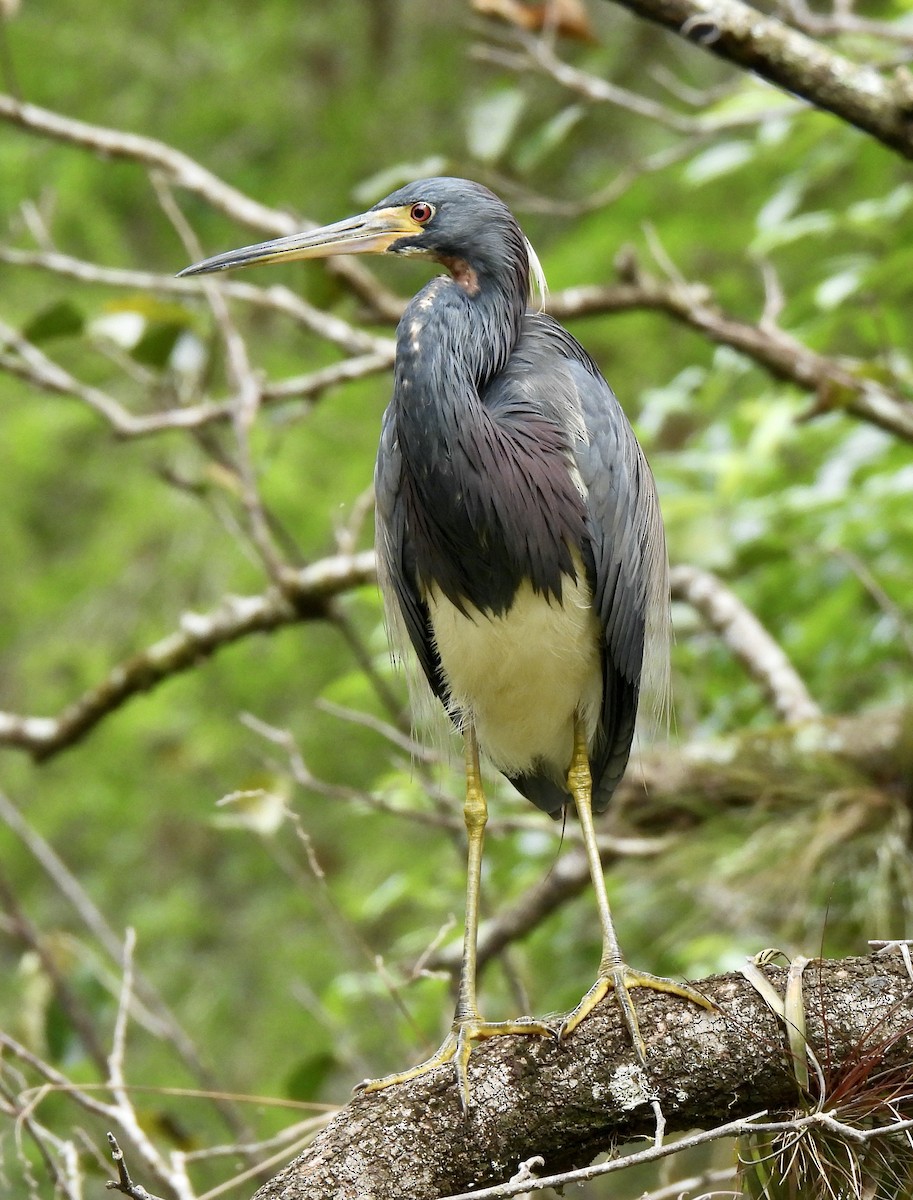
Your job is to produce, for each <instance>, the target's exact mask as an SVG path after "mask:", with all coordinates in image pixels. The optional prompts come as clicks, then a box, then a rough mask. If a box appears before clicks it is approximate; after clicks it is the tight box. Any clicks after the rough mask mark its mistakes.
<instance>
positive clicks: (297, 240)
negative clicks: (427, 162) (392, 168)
mask: <svg viewBox="0 0 913 1200" xmlns="http://www.w3.org/2000/svg"><path fill="white" fill-rule="evenodd" d="M421 232H422V226H421V225H419V223H418V222H417V221H414V220H413V219H412V217H411V216H410V215H409V209H408V207H406V208H381V209H378V210H377V211H371V212H366V213H361V214H360V215H359V216H357V217H348V218H346V220H345V221H337V222H336V224H335V225H324V226H323V228H322V229H312V230H311V231H310V232H309V233H293V234H291V235H290V236H289V237H281V238H274V239H273V240H272V241H269V242H258V243H257V245H255V246H244V247H242V249H240V250H229V251H227V252H226V253H225V254H216V255H215V256H214V257H213V258H205V259H204V260H203V261H202V262H198V263H195V264H194V265H193V266H192V267H185V268H184V270H183V271H181V272H179V274H180V275H208V274H210V273H211V272H213V271H231V270H232V269H234V268H235V267H253V266H256V265H259V264H261V263H275V262H291V261H292V260H293V259H296V258H329V257H330V255H333V254H383V253H384V251H385V250H388V249H389V247H390V246H391V245H392V244H393V243H394V242H398V241H400V240H401V239H402V238H408V237H415V236H417V235H418V234H419V233H421Z"/></svg>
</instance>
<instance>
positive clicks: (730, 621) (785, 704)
mask: <svg viewBox="0 0 913 1200" xmlns="http://www.w3.org/2000/svg"><path fill="white" fill-rule="evenodd" d="M669 582H670V583H671V585H672V598H673V599H674V600H684V601H686V602H687V603H688V604H690V605H691V607H692V608H693V609H694V610H695V611H696V612H698V613H700V615H701V616H702V617H703V618H704V620H705V621H706V622H707V624H708V625H709V626H710V628H711V629H713V630H715V631H716V633H718V634H719V636H720V638H721V639H722V641H723V644H724V645H725V646H726V647H727V648H728V649H729V650H730V651H731V652H732V654H733V656H734V657H735V658H737V659H738V660H739V662H740V663H741V664H742V665H743V666H744V667H745V669H746V671H747V672H748V674H749V675H750V676H751V677H752V678H753V679H755V680H756V681H757V682H758V683H759V684H760V686H761V688H762V689H763V691H764V693H765V695H766V696H767V698H768V700H769V701H770V703H771V704H772V706H773V708H774V709H775V711H776V713H777V716H778V717H779V718H780V720H781V721H785V722H786V723H787V724H794V723H798V722H800V721H813V720H817V719H818V718H820V717H821V709H820V708H819V707H818V705H817V704H816V703H815V702H814V700H813V699H812V698H811V696H810V695H809V692H808V688H806V686H805V684H804V683H803V681H802V679H801V678H800V677H799V674H798V672H797V671H796V669H795V667H794V666H793V665H792V663H791V662H790V661H789V659H788V658H787V657H786V653H785V651H784V650H783V647H782V646H780V644H779V643H778V642H775V641H774V639H773V638H772V637H771V636H770V634H769V633H768V632H767V630H766V629H765V628H764V626H763V625H762V624H761V622H760V621H759V620H758V618H757V617H756V616H755V615H754V613H753V612H752V611H751V610H750V609H749V608H747V607H746V606H745V605H744V604H743V603H742V602H741V600H739V598H738V597H737V596H736V594H735V592H733V591H730V589H729V588H728V587H726V585H725V584H724V583H723V582H722V580H720V579H718V578H717V577H716V576H715V575H712V574H711V573H710V572H709V571H702V570H701V569H700V568H699V567H689V566H676V567H673V568H672V569H671V571H670V575H669Z"/></svg>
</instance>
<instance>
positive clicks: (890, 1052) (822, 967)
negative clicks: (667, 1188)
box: [255, 955, 913, 1200]
mask: <svg viewBox="0 0 913 1200" xmlns="http://www.w3.org/2000/svg"><path fill="white" fill-rule="evenodd" d="M767 970H768V973H769V975H770V977H771V978H772V979H773V980H774V982H775V983H776V985H777V988H778V990H779V991H780V992H781V993H782V990H783V987H784V981H785V974H786V973H785V971H782V970H781V971H778V970H775V969H773V968H768V969H767ZM804 984H805V1009H806V1016H807V1022H808V1036H809V1040H810V1043H811V1044H812V1045H813V1046H814V1047H816V1048H817V1052H818V1056H819V1059H821V1060H822V1061H825V1062H826V1063H827V1069H828V1073H829V1079H828V1083H829V1084H830V1085H831V1090H832V1089H833V1085H834V1083H835V1082H836V1081H837V1080H838V1079H839V1078H840V1076H841V1074H842V1073H843V1072H844V1071H845V1070H847V1069H849V1068H850V1067H852V1068H855V1069H858V1066H859V1063H860V1061H861V1060H862V1059H863V1058H864V1056H866V1055H868V1056H869V1058H870V1059H871V1070H872V1072H873V1073H879V1072H880V1073H882V1074H883V1073H884V1072H886V1071H889V1070H891V1069H895V1070H904V1071H907V1072H908V1071H909V1069H910V1061H911V1053H913V1037H911V1032H910V1031H911V1028H913V989H911V983H910V980H909V978H908V976H907V974H906V971H905V968H904V965H903V961H902V959H901V958H900V956H899V955H893V956H890V957H882V958H859V959H847V960H844V961H842V962H817V963H814V964H812V965H811V966H809V967H808V968H807V969H806V972H805V975H804ZM700 990H701V991H703V992H705V994H707V995H708V996H709V997H711V998H712V999H713V1000H714V1001H715V1002H716V1003H717V1004H718V1005H719V1011H714V1012H706V1011H704V1010H701V1009H697V1008H695V1007H694V1006H691V1005H689V1004H686V1003H684V1002H683V1001H681V1000H679V999H676V998H673V997H669V996H666V995H662V994H660V993H654V992H649V993H645V992H640V991H639V992H637V993H636V1002H637V1005H638V1008H639V1010H640V1012H641V1028H642V1030H643V1032H644V1034H645V1036H646V1038H647V1042H648V1065H647V1068H646V1070H645V1071H642V1070H641V1069H640V1068H639V1067H638V1066H637V1064H636V1061H635V1059H634V1056H633V1053H632V1052H631V1050H630V1048H629V1046H628V1045H627V1043H626V1037H625V1033H624V1029H623V1026H622V1024H621V1020H620V1017H619V1014H618V1012H617V1009H616V1007H615V1006H614V1005H613V1004H603V1005H600V1006H599V1008H598V1009H597V1010H596V1012H595V1013H594V1014H593V1016H592V1017H591V1018H589V1019H588V1020H587V1021H586V1022H585V1023H584V1024H583V1025H582V1026H581V1028H580V1029H579V1030H578V1031H576V1032H575V1033H574V1035H573V1036H572V1037H571V1038H570V1039H569V1040H568V1041H567V1042H564V1043H561V1044H556V1043H554V1042H550V1041H546V1040H540V1039H529V1040H527V1039H525V1038H512V1037H511V1038H495V1039H492V1040H491V1041H488V1042H485V1043H483V1044H482V1045H480V1046H479V1047H478V1049H476V1050H475V1051H474V1052H473V1055H472V1059H471V1061H470V1068H469V1075H470V1082H471V1087H472V1100H471V1107H470V1111H469V1114H468V1117H467V1118H466V1120H465V1121H464V1119H463V1117H462V1114H461V1112H460V1107H459V1100H458V1096H457V1091H456V1088H455V1087H454V1083H453V1070H452V1067H450V1066H447V1067H443V1068H439V1069H438V1070H436V1071H434V1072H433V1073H432V1074H430V1075H427V1076H425V1077H422V1078H419V1079H417V1080H414V1081H412V1082H410V1083H407V1084H402V1085H400V1086H398V1087H395V1088H391V1089H389V1090H388V1091H384V1092H378V1093H373V1094H371V1095H358V1096H356V1097H355V1098H354V1099H353V1100H352V1101H351V1102H350V1103H349V1105H348V1106H347V1107H346V1108H345V1109H343V1111H342V1112H341V1113H340V1114H339V1115H338V1116H337V1117H336V1119H335V1120H334V1121H333V1122H332V1123H331V1125H330V1126H329V1127H328V1128H327V1129H326V1130H325V1131H324V1132H322V1133H321V1134H320V1136H319V1137H318V1138H317V1140H316V1142H315V1143H314V1145H313V1146H312V1147H311V1148H310V1149H309V1150H307V1151H306V1152H305V1153H304V1154H302V1155H301V1156H300V1157H299V1158H298V1159H297V1160H296V1161H295V1162H294V1163H292V1164H291V1165H290V1166H289V1167H287V1168H286V1169H285V1170H284V1171H283V1172H282V1173H281V1174H280V1175H278V1176H277V1177H276V1178H275V1179H273V1180H272V1181H271V1182H270V1183H268V1184H267V1185H266V1186H265V1187H263V1188H261V1189H260V1190H259V1191H258V1192H257V1195H256V1198H255V1200H280V1198H281V1200H318V1198H319V1200H327V1198H329V1197H333V1200H366V1198H367V1197H372V1196H373V1197H386V1196H404V1195H408V1196H409V1198H410V1200H439V1198H440V1197H449V1196H452V1195H453V1194H454V1193H459V1194H462V1193H464V1192H469V1191H470V1189H471V1190H472V1192H473V1193H474V1192H475V1190H476V1189H477V1188H479V1187H484V1186H486V1185H495V1184H499V1183H504V1181H506V1180H509V1179H510V1178H511V1176H512V1175H513V1174H514V1173H515V1172H516V1171H517V1168H518V1166H519V1165H520V1164H521V1163H523V1162H524V1161H526V1160H527V1159H529V1158H531V1157H532V1156H534V1155H540V1156H541V1157H542V1158H543V1160H544V1167H543V1174H546V1175H547V1174H550V1173H553V1172H556V1171H564V1170H567V1169H569V1168H574V1167H581V1166H584V1165H585V1164H587V1163H589V1162H590V1161H591V1160H592V1159H593V1158H594V1157H595V1156H596V1155H597V1154H599V1153H601V1152H603V1151H605V1150H609V1149H611V1148H612V1147H613V1146H614V1145H615V1144H616V1143H617V1141H620V1140H630V1139H633V1138H639V1137H644V1136H647V1137H651V1138H652V1136H653V1133H654V1112H653V1109H652V1107H651V1104H650V1101H651V1100H654V1099H655V1100H658V1101H659V1103H660V1104H661V1106H662V1111H663V1114H664V1116H665V1119H666V1122H667V1129H668V1130H669V1131H673V1130H682V1129H693V1128H694V1127H695V1126H698V1127H701V1128H707V1127H708V1126H712V1125H714V1124H716V1123H718V1122H719V1123H728V1127H727V1129H726V1130H724V1132H729V1133H732V1132H740V1131H743V1127H742V1126H737V1127H736V1128H735V1130H733V1129H732V1126H731V1122H732V1121H733V1119H739V1118H742V1119H743V1120H744V1119H745V1118H748V1117H750V1116H752V1115H756V1114H757V1113H758V1110H760V1109H766V1110H774V1111H782V1110H784V1109H790V1108H795V1107H800V1104H799V1097H798V1094H797V1086H796V1082H795V1078H794V1076H793V1073H792V1070H791V1068H790V1065H789V1060H788V1051H787V1048H786V1042H785V1035H784V1034H783V1031H782V1027H781V1026H780V1025H779V1024H778V1022H777V1020H776V1018H775V1017H774V1016H773V1014H772V1013H771V1011H770V1010H769V1009H768V1008H767V1006H766V1005H765V1003H764V1002H763V1001H762V1000H761V998H760V997H759V996H758V994H757V993H756V992H755V991H754V990H753V988H752V987H751V986H750V985H749V984H748V983H747V982H746V981H745V980H744V979H743V978H742V977H741V976H739V975H726V976H717V977H714V978H712V979H708V980H704V981H702V983H701V984H700ZM821 1099H822V1100H824V1099H826V1098H825V1097H822V1098H821ZM830 1115H831V1116H832V1117H833V1116H839V1113H834V1112H831V1114H830ZM704 1136H705V1137H708V1136H711V1135H709V1134H708V1135H704ZM674 1151H675V1147H674V1146H667V1147H663V1148H662V1149H661V1150H660V1151H654V1152H653V1153H654V1154H656V1153H672V1152H674ZM647 1153H649V1152H647ZM618 1165H620V1164H612V1166H613V1167H617V1166H618ZM529 1188H530V1182H529V1180H528V1178H527V1180H526V1182H525V1184H524V1186H523V1187H520V1186H519V1184H518V1185H517V1188H516V1190H517V1191H518V1192H519V1191H523V1190H529ZM499 1194H500V1195H503V1196H507V1195H510V1194H512V1190H511V1189H510V1188H506V1189H504V1190H502V1191H501V1192H500V1193H499Z"/></svg>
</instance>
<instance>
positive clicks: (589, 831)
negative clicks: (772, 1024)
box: [559, 720, 714, 1062]
mask: <svg viewBox="0 0 913 1200" xmlns="http://www.w3.org/2000/svg"><path fill="white" fill-rule="evenodd" d="M567 786H568V791H569V792H570V793H571V795H572V796H573V797H574V804H575V805H576V808H577V815H578V817H579V818H580V828H581V830H582V831H583V845H584V848H585V849H586V856H587V862H588V863H589V867H590V876H591V877H592V880H593V890H594V891H595V892H596V903H597V906H598V908H599V920H600V923H601V925H602V960H601V962H600V963H599V973H598V975H597V977H596V982H595V983H594V984H593V986H592V987H591V988H590V990H589V991H588V992H587V993H586V995H585V996H584V997H583V999H582V1000H581V1001H580V1003H579V1004H578V1005H577V1007H576V1008H575V1009H574V1011H573V1012H572V1013H570V1014H569V1015H568V1016H567V1018H566V1019H565V1021H564V1023H563V1024H562V1026H561V1030H560V1033H559V1037H561V1038H565V1037H567V1036H568V1034H570V1033H572V1032H573V1030H575V1029H576V1028H577V1026H578V1025H579V1024H580V1022H581V1021H582V1020H583V1019H584V1018H585V1017H587V1016H589V1014H590V1013H591V1012H592V1011H593V1009H594V1008H595V1007H596V1005H597V1004H598V1003H599V1002H600V1000H602V999H603V997H604V996H606V995H607V994H608V992H609V991H610V990H611V991H614V993H615V999H616V1001H617V1003H618V1006H619V1008H620V1009H621V1015H622V1017H623V1019H624V1023H625V1026H626V1027H627V1030H628V1035H629V1037H630V1039H631V1043H632V1045H633V1046H634V1050H635V1052H636V1054H637V1057H638V1058H639V1059H640V1061H641V1062H645V1061H646V1056H647V1050H646V1045H645V1043H644V1039H643V1037H642V1035H641V1032H640V1027H639V1025H638V1023H637V1014H636V1012H635V1011H634V1002H633V1001H632V1000H631V996H630V994H629V993H630V991H631V989H632V988H636V987H648V988H652V989H653V990H654V991H656V992H670V993H671V994H672V995H674V996H681V997H682V998H683V999H685V1000H691V1001H692V1002H693V1003H694V1004H699V1005H701V1007H702V1008H713V1007H714V1005H713V1004H712V1002H711V1001H709V1000H707V999H705V997H703V996H701V995H700V993H699V992H696V991H694V990H693V989H692V988H689V987H687V986H686V985H685V984H680V983H675V982H674V980H671V979H662V978H660V977H659V976H657V975H648V974H647V973H646V972H642V971H632V970H631V968H630V967H629V966H628V965H627V964H626V963H625V961H624V959H623V958H622V957H621V950H620V949H619V946H618V937H617V935H616V933H615V926H614V924H613V922H612V914H611V911H610V910H609V897H608V894H607V893H606V886H605V876H604V874H603V871H602V862H601V860H600V858H599V847H598V845H597V843H596V830H595V827H594V825H593V781H592V778H591V776H590V760H589V754H588V751H587V745H586V738H585V736H584V732H583V728H582V726H581V723H580V721H579V720H575V722H574V753H573V758H572V759H571V767H570V770H569V771H568V777H567Z"/></svg>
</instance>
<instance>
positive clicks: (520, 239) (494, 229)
mask: <svg viewBox="0 0 913 1200" xmlns="http://www.w3.org/2000/svg"><path fill="white" fill-rule="evenodd" d="M334 254H404V255H421V256H423V257H425V258H430V259H433V260H434V261H436V262H439V263H442V264H443V265H444V266H445V267H446V268H447V269H448V270H449V271H450V273H451V274H452V275H453V276H454V278H455V279H456V280H457V282H458V283H460V284H461V285H462V286H463V287H464V288H465V289H466V290H467V291H469V292H472V291H474V290H478V289H479V288H480V287H482V286H484V285H485V283H486V282H496V283H501V284H509V285H510V286H516V281H517V280H520V281H521V282H522V287H523V288H524V289H525V287H526V280H527V278H528V275H529V272H530V271H531V270H532V271H533V272H535V273H536V275H537V277H538V276H539V275H541V268H539V264H538V261H537V260H536V257H535V254H534V253H533V251H532V248H531V247H530V245H529V243H528V242H527V241H526V238H525V237H524V236H523V234H522V232H521V230H520V227H519V225H518V224H517V222H516V220H515V219H514V216H513V214H512V213H511V211H510V209H509V208H508V207H507V205H506V204H504V202H503V201H502V200H499V199H498V197H497V196H496V195H495V194H494V193H493V192H490V191H489V190H488V188H486V187H482V185H481V184H479V183H473V182H471V181H470V180H468V179H449V178H436V179H419V180H417V181H416V182H415V183H410V184H407V185H406V187H402V188H399V190H398V191H395V192H392V193H391V194H390V195H389V196H386V197H385V198H384V199H383V200H381V201H379V202H378V203H377V204H375V205H374V207H373V208H370V209H368V211H367V212H364V213H359V215H358V216H355V217H348V218H346V220H344V221H337V222H336V223H335V224H334V225H325V226H323V228H321V229H312V230H309V231H308V232H306V233H294V234H292V235H291V236H289V237H281V238H275V239H273V240H272V241H268V242H259V243H258V244H257V245H254V246H245V247H243V248H242V249H240V250H229V251H228V252H227V253H225V254H217V255H216V256H215V257H214V258H207V259H205V260H204V261H203V262H200V263H196V264H195V265H194V266H192V267H187V268H185V270H183V271H181V275H203V274H208V273H210V272H213V271H228V270H231V269H232V268H236V267H251V266H255V265H257V264H261V263H276V262H290V261H292V260H294V259H302V258H328V257H329V256H331V255H334Z"/></svg>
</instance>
